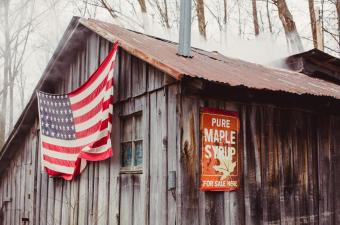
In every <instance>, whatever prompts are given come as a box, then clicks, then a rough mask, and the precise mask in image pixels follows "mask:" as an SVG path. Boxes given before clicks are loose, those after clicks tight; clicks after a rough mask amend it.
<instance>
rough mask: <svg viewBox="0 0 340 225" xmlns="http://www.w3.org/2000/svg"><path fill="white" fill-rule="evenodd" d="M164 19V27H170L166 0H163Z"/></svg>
mask: <svg viewBox="0 0 340 225" xmlns="http://www.w3.org/2000/svg"><path fill="white" fill-rule="evenodd" d="M164 21H165V25H166V28H168V29H170V23H169V15H168V2H167V0H164Z"/></svg>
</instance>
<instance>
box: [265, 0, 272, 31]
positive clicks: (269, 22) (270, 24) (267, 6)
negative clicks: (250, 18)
mask: <svg viewBox="0 0 340 225" xmlns="http://www.w3.org/2000/svg"><path fill="white" fill-rule="evenodd" d="M266 12H267V20H268V27H269V32H270V33H271V34H272V33H273V26H272V21H271V19H270V12H269V0H266Z"/></svg>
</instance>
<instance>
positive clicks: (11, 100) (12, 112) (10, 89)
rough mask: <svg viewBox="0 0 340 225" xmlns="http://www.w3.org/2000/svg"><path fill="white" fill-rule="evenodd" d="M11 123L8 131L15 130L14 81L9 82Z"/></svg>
mask: <svg viewBox="0 0 340 225" xmlns="http://www.w3.org/2000/svg"><path fill="white" fill-rule="evenodd" d="M9 100H10V101H9V123H8V129H9V131H11V130H12V128H13V115H14V108H13V103H14V80H12V79H11V80H10V82H9Z"/></svg>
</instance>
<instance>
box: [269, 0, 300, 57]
mask: <svg viewBox="0 0 340 225" xmlns="http://www.w3.org/2000/svg"><path fill="white" fill-rule="evenodd" d="M273 2H274V4H275V5H276V6H277V9H278V13H279V18H280V20H281V23H282V26H283V29H284V31H285V35H286V39H287V43H288V48H289V50H290V51H292V52H300V51H303V46H302V42H301V38H300V36H299V33H298V31H297V29H296V25H295V21H294V19H293V16H292V14H291V12H290V11H289V9H288V6H287V3H286V1H285V0H274V1H273Z"/></svg>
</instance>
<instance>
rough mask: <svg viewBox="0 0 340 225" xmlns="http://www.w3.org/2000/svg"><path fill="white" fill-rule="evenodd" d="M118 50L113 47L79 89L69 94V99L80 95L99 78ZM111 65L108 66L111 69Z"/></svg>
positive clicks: (116, 46)
mask: <svg viewBox="0 0 340 225" xmlns="http://www.w3.org/2000/svg"><path fill="white" fill-rule="evenodd" d="M117 48H118V45H115V46H114V48H113V49H112V50H111V52H110V53H109V55H108V56H107V57H106V58H105V59H104V61H103V62H102V64H101V65H100V66H99V67H98V69H97V70H96V71H95V72H94V73H93V74H92V75H91V76H90V78H89V79H88V80H87V81H86V82H85V83H84V84H83V85H82V86H80V87H79V88H77V89H76V90H74V91H72V92H71V93H69V96H70V97H74V96H77V95H79V94H81V93H82V92H83V91H84V90H86V89H87V88H88V87H89V86H90V85H91V84H92V83H93V82H94V81H95V80H96V79H97V78H98V77H99V76H100V74H102V72H103V71H104V69H105V68H106V67H107V66H108V64H109V62H110V60H111V58H112V56H113V55H114V53H115V52H116V49H117ZM111 66H112V64H111V65H110V68H111Z"/></svg>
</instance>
